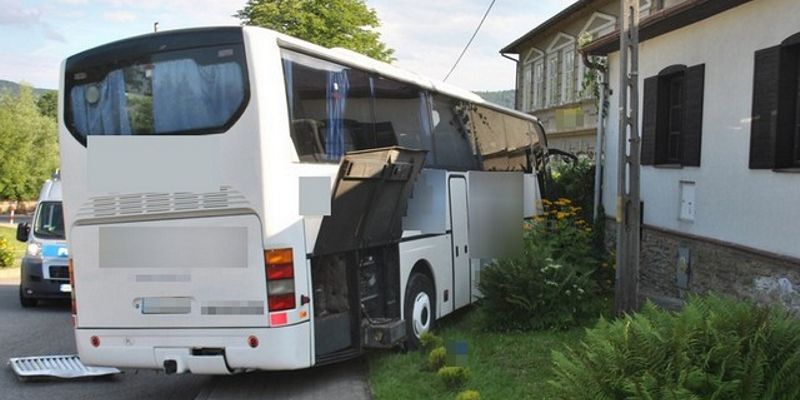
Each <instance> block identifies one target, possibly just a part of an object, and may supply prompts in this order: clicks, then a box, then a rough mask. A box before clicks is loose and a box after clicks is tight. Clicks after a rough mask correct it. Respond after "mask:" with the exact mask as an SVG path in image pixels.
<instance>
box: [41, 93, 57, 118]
mask: <svg viewBox="0 0 800 400" xmlns="http://www.w3.org/2000/svg"><path fill="white" fill-rule="evenodd" d="M36 107H38V108H39V114H42V115H44V116H45V117H48V118H51V119H52V120H53V121H55V120H56V118H57V117H58V92H55V91H48V92H45V93H44V94H42V95H41V96H39V99H37V100H36Z"/></svg>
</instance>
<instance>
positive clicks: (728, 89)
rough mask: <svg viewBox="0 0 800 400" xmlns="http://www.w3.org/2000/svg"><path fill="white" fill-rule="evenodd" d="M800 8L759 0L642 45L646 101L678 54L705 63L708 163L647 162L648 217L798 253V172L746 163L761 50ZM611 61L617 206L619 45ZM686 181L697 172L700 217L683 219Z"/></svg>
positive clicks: (610, 209) (787, 31) (607, 192)
mask: <svg viewBox="0 0 800 400" xmlns="http://www.w3.org/2000/svg"><path fill="white" fill-rule="evenodd" d="M797 15H800V1H797V0H770V1H766V0H756V1H753V2H750V3H746V4H744V5H742V6H739V7H736V8H734V9H731V10H728V11H726V12H724V13H721V14H718V15H716V16H714V17H711V18H709V19H706V20H703V21H700V22H698V23H695V24H693V25H690V26H687V27H684V28H682V29H679V30H676V31H673V32H670V33H667V34H665V35H662V36H659V37H656V38H654V39H650V40H648V41H646V42H644V43H642V44H641V45H640V50H639V63H640V69H639V76H640V78H641V79H640V83H639V88H640V104H641V95H642V94H643V93H642V90H643V84H642V81H643V79H644V78H647V77H650V76H653V75H656V74H658V72H659V71H661V70H662V69H663V68H664V67H667V66H670V65H673V64H685V65H687V66H692V65H697V64H703V63H704V64H705V94H704V105H703V138H702V150H701V157H702V159H701V166H700V167H699V168H696V167H684V168H682V169H666V168H656V167H653V166H644V167H642V180H641V185H642V200H643V201H644V222H645V223H646V224H648V225H653V226H658V227H663V228H668V229H673V230H679V231H682V232H686V233H691V234H695V235H700V236H705V237H710V238H714V239H719V240H724V241H728V242H733V243H736V244H741V245H745V246H750V247H754V248H758V249H762V250H766V251H771V252H775V253H778V254H783V255H788V256H794V257H800V245H799V244H800V243H798V239H800V173H777V172H773V171H771V170H751V169H748V162H749V161H748V160H749V154H750V115H751V108H752V91H753V65H754V52H755V51H756V50H760V49H764V48H767V47H771V46H775V45H778V44H780V42H781V41H783V40H784V39H786V38H787V37H789V36H791V35H793V34H795V33H797V32H800V24H798V23H797V19H796V16H797ZM609 65H610V75H609V76H610V83H611V87H612V88H613V91H614V94H613V95H612V96H611V98H610V110H611V112H610V113H609V121H608V130H607V132H608V139H607V140H606V144H605V151H606V161H605V162H606V168H605V173H604V177H603V180H604V185H605V188H604V192H603V203H604V205H605V208H606V213H607V214H608V215H610V216H614V215H615V204H616V200H615V199H616V191H617V153H618V152H617V146H618V139H617V132H618V128H619V114H618V112H617V111H616V110H617V109H618V106H619V98H618V94H619V53H613V54H612V55H611V56H610V57H609ZM640 118H641V112H640ZM640 126H641V124H640ZM680 181H693V182H696V215H695V220H694V222H685V221H680V220H678V211H679V205H680V199H679V197H680V192H679V182H680Z"/></svg>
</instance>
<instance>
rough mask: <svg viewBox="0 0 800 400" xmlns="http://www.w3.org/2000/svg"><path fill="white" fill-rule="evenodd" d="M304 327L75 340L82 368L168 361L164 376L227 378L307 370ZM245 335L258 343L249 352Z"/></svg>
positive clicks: (90, 332)
mask: <svg viewBox="0 0 800 400" xmlns="http://www.w3.org/2000/svg"><path fill="white" fill-rule="evenodd" d="M310 326H311V324H310V323H308V322H304V323H300V324H296V325H290V326H284V327H280V328H206V329H88V328H78V329H75V340H76V342H77V347H78V354H79V356H80V358H81V361H82V362H83V363H84V364H86V365H96V366H109V367H120V368H150V369H162V370H163V369H165V361H169V363H168V364H169V365H171V366H173V365H174V366H175V369H174V370H173V371H168V372H174V373H183V372H193V373H198V374H227V373H231V372H234V371H241V370H249V369H261V370H290V369H301V368H308V367H310V366H311V365H312V354H311V328H310ZM251 336H254V337H255V338H256V339H257V340H258V343H257V345H256V346H255V347H251V346H252V345H253V344H254V343H253V342H252V341H251V339H250V337H251ZM93 337H94V338H96V339H93ZM95 344H96V345H97V346H95Z"/></svg>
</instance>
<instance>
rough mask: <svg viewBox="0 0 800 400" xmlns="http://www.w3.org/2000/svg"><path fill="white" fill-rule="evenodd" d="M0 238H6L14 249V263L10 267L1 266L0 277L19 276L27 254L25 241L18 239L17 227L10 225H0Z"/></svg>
mask: <svg viewBox="0 0 800 400" xmlns="http://www.w3.org/2000/svg"><path fill="white" fill-rule="evenodd" d="M0 238H4V239H6V240H7V241H8V244H10V245H11V247H12V248H13V249H14V263H13V264H12V265H11V266H10V267H6V268H0V279H10V278H16V277H19V266H20V262H21V260H22V256H23V255H25V243H22V242H18V241H17V228H16V227H11V226H9V225H0Z"/></svg>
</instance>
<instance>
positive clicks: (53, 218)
mask: <svg viewBox="0 0 800 400" xmlns="http://www.w3.org/2000/svg"><path fill="white" fill-rule="evenodd" d="M33 235H34V236H36V237H40V238H42V239H64V209H63V207H62V206H61V202H60V201H47V202H41V203H39V210H38V212H37V213H36V221H35V224H34V226H33Z"/></svg>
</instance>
